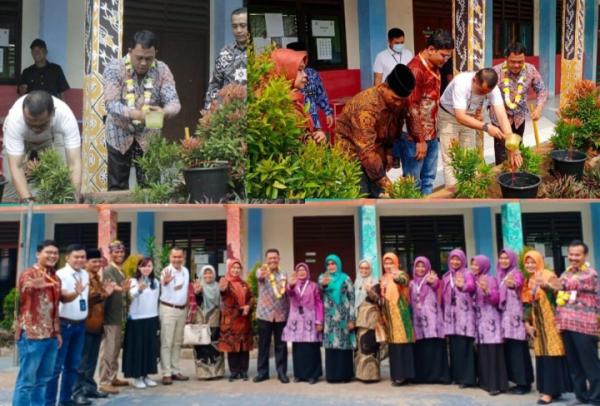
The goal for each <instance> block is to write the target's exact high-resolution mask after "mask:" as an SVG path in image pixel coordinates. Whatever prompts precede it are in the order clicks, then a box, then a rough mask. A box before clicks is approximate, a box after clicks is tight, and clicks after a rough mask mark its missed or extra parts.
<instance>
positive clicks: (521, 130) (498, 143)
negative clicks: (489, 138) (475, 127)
mask: <svg viewBox="0 0 600 406" xmlns="http://www.w3.org/2000/svg"><path fill="white" fill-rule="evenodd" d="M510 128H512V132H513V133H515V134H519V135H520V136H521V137H522V136H523V134H525V122H523V124H521V125H520V126H519V127H515V126H514V124H513V125H512V126H511V127H510ZM494 155H495V156H496V165H500V164H501V163H502V162H504V161H505V160H506V148H505V147H504V140H499V139H498V138H494Z"/></svg>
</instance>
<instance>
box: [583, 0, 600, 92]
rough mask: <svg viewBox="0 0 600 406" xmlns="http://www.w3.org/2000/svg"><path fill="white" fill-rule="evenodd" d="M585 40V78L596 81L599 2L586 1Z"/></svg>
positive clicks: (593, 0) (594, 0)
mask: <svg viewBox="0 0 600 406" xmlns="http://www.w3.org/2000/svg"><path fill="white" fill-rule="evenodd" d="M584 31H585V35H584V36H585V38H584V49H585V53H584V58H585V59H584V61H583V78H584V79H587V80H591V81H594V82H595V81H596V58H597V55H598V2H597V0H585V30H584Z"/></svg>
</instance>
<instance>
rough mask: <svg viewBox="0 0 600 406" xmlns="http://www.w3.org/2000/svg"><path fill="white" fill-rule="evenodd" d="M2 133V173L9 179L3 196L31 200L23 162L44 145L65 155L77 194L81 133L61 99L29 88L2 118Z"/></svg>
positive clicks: (79, 179)
mask: <svg viewBox="0 0 600 406" xmlns="http://www.w3.org/2000/svg"><path fill="white" fill-rule="evenodd" d="M3 133H4V140H3V145H4V146H3V151H2V156H3V165H2V166H3V174H4V176H5V177H6V178H7V180H8V181H9V182H10V183H9V185H7V186H9V187H7V188H6V189H5V191H4V196H5V197H6V198H16V197H17V196H18V197H19V198H20V199H21V200H22V201H29V200H33V198H34V197H33V194H32V193H31V190H30V189H29V187H28V185H27V178H26V177H25V170H24V168H25V164H26V163H27V161H29V160H30V159H31V158H32V155H34V154H35V156H37V155H38V154H39V153H41V152H42V151H43V150H45V149H47V148H54V149H55V150H57V151H58V152H59V154H60V155H61V156H62V157H63V158H65V159H66V163H67V165H68V166H69V168H70V171H71V182H72V183H73V186H74V188H75V192H76V194H77V196H79V193H80V190H81V136H80V133H79V126H78V125H77V120H76V119H75V115H74V114H73V112H72V111H71V109H70V108H69V106H68V105H67V104H66V103H65V102H63V101H62V100H60V99H58V98H56V97H53V96H51V95H50V93H48V92H45V91H43V90H36V91H33V92H31V93H29V94H28V95H26V96H23V97H21V98H19V99H18V100H17V101H16V102H15V104H13V106H12V107H11V109H10V111H9V112H8V115H7V116H6V120H5V121H4V127H3ZM35 156H34V157H35ZM11 184H12V185H11Z"/></svg>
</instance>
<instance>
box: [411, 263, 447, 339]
mask: <svg viewBox="0 0 600 406" xmlns="http://www.w3.org/2000/svg"><path fill="white" fill-rule="evenodd" d="M419 262H421V263H422V264H423V265H424V266H425V269H426V271H425V275H427V274H428V273H429V272H430V271H431V263H430V262H429V260H428V259H427V258H425V257H417V258H416V259H415V262H414V266H413V280H411V281H410V285H409V288H410V305H411V308H412V320H413V329H414V332H415V339H416V340H422V339H424V338H444V318H443V315H442V307H441V304H440V302H439V300H438V289H439V288H440V286H441V282H440V280H437V281H435V283H433V284H429V283H427V281H426V280H425V279H426V278H425V277H419V276H417V275H416V273H415V268H416V265H417V263H419Z"/></svg>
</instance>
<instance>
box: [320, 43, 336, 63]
mask: <svg viewBox="0 0 600 406" xmlns="http://www.w3.org/2000/svg"><path fill="white" fill-rule="evenodd" d="M317 59H318V60H319V61H330V60H332V59H333V49H332V44H331V38H317Z"/></svg>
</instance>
